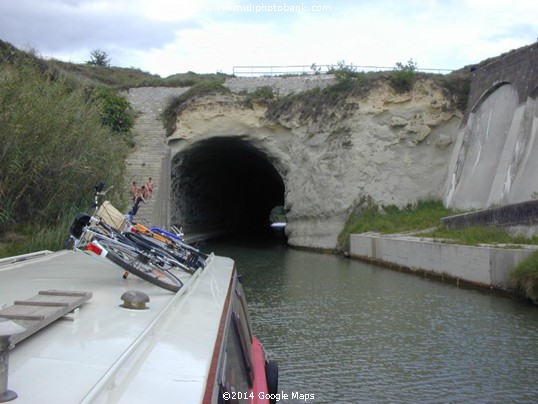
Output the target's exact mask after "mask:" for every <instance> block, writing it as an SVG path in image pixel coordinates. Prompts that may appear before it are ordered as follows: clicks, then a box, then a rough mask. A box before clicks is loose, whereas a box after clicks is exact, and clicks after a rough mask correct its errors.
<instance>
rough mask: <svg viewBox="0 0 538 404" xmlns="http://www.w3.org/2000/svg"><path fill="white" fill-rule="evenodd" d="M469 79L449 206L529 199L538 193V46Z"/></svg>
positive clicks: (452, 163) (476, 206)
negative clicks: (468, 91)
mask: <svg viewBox="0 0 538 404" xmlns="http://www.w3.org/2000/svg"><path fill="white" fill-rule="evenodd" d="M471 78H472V80H471V93H470V98H469V106H468V109H467V112H466V115H465V118H464V120H463V126H462V127H461V128H460V130H459V134H458V137H457V139H456V142H455V145H454V148H453V152H452V157H451V159H450V163H449V166H448V175H447V182H446V185H445V189H446V191H445V204H446V205H447V206H450V207H455V208H461V209H483V208H487V207H490V206H494V205H505V204H508V203H517V202H522V201H525V200H528V199H530V198H531V195H532V194H533V193H534V192H536V191H538V176H537V175H536V173H537V172H538V159H536V156H537V155H538V140H537V135H538V102H537V100H536V97H537V95H538V45H537V44H534V45H531V46H529V47H525V48H522V49H520V50H518V51H515V52H512V53H510V54H508V55H506V56H505V57H503V58H501V59H499V60H497V61H495V62H493V63H491V64H488V65H486V66H484V67H481V68H480V69H478V70H477V71H475V72H473V73H472V74H471Z"/></svg>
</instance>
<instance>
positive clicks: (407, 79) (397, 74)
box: [390, 59, 417, 93]
mask: <svg viewBox="0 0 538 404" xmlns="http://www.w3.org/2000/svg"><path fill="white" fill-rule="evenodd" d="M416 80H417V64H416V63H415V62H414V61H413V59H409V61H408V62H407V64H406V65H404V64H402V63H400V62H398V63H396V70H394V71H393V72H392V73H391V76H390V83H391V85H392V88H393V89H394V90H395V91H396V92H398V93H405V92H409V91H411V90H412V89H413V86H414V84H415V81H416Z"/></svg>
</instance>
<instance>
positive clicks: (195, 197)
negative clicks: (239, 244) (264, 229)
mask: <svg viewBox="0 0 538 404" xmlns="http://www.w3.org/2000/svg"><path fill="white" fill-rule="evenodd" d="M284 192H285V186H284V181H283V179H282V176H281V175H280V173H279V172H278V171H277V169H276V168H275V164H274V161H272V160H271V158H270V157H269V156H268V155H267V154H266V153H264V152H263V151H261V150H259V149H258V148H256V147H255V146H254V145H253V144H252V143H251V142H249V141H247V140H243V139H239V138H233V137H214V138H210V139H205V140H200V141H198V142H196V143H194V144H192V145H191V146H189V147H188V148H186V149H184V150H183V151H181V152H179V153H177V154H176V155H175V156H174V157H173V160H172V192H171V222H172V224H174V225H181V226H183V228H184V229H185V231H187V232H190V233H194V232H212V231H219V232H220V231H224V232H231V231H240V230H251V229H253V228H255V227H259V226H267V225H268V224H269V223H270V222H269V217H270V213H271V210H272V209H273V208H274V207H276V206H282V205H284Z"/></svg>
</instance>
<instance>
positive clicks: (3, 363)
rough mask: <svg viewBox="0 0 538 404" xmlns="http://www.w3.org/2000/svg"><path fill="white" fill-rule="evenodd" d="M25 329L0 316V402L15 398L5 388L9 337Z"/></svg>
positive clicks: (12, 393)
mask: <svg viewBox="0 0 538 404" xmlns="http://www.w3.org/2000/svg"><path fill="white" fill-rule="evenodd" d="M24 331H26V328H24V327H22V326H20V325H19V324H17V323H15V322H13V321H11V320H8V319H7V318H3V317H0V403H5V402H7V401H11V400H15V399H16V398H17V393H15V392H14V391H11V390H8V389H7V377H8V373H9V346H10V344H11V343H10V341H9V338H10V337H11V336H12V335H14V334H19V333H21V332H24Z"/></svg>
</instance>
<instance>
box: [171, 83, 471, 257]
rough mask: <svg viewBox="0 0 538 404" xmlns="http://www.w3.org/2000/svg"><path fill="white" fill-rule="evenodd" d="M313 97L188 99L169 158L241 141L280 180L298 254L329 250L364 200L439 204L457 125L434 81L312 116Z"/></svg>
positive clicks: (355, 98) (355, 99)
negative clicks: (206, 144)
mask: <svg viewBox="0 0 538 404" xmlns="http://www.w3.org/2000/svg"><path fill="white" fill-rule="evenodd" d="M327 84H330V83H327V82H326V80H325V82H324V83H323V85H327ZM236 86H237V83H236ZM277 90H278V89H277ZM315 97H323V93H322V92H320V91H311V92H309V93H307V94H306V96H305V97H295V98H293V99H292V98H290V99H289V101H288V102H287V103H285V104H282V103H281V104H278V105H277V104H276V103H277V102H276V101H259V102H258V101H256V100H254V101H252V99H251V98H248V96H247V95H244V94H243V95H240V94H237V93H230V94H216V95H212V96H204V97H199V98H193V99H191V100H189V101H188V103H187V104H186V105H183V106H182V112H181V113H180V114H179V116H178V117H177V122H176V131H175V133H174V134H173V135H172V136H171V137H170V138H169V146H170V147H171V149H172V155H175V154H177V153H180V152H184V151H185V150H188V149H189V148H190V147H192V146H193V145H195V144H196V143H197V142H199V141H201V140H206V139H210V138H212V137H238V138H241V139H243V140H245V141H247V142H248V143H249V144H250V145H251V146H252V147H254V148H255V149H256V150H258V151H259V152H260V153H263V154H264V155H265V156H266V157H267V159H268V160H269V161H270V162H271V164H272V165H273V166H274V167H275V169H276V170H277V171H278V173H279V174H280V176H281V177H282V179H283V182H284V186H285V197H284V200H285V208H286V210H287V212H288V213H287V220H288V225H287V230H286V231H287V234H288V241H289V243H290V244H291V245H294V246H305V247H313V248H328V249H332V248H335V247H336V244H337V236H338V234H339V232H340V231H341V230H342V228H343V225H344V222H345V221H346V219H347V217H348V215H349V213H350V211H351V210H352V209H353V208H354V207H355V206H356V205H357V204H358V203H360V201H362V200H364V199H365V197H370V198H372V199H373V200H374V201H375V202H377V203H379V204H395V205H405V204H407V203H412V202H415V201H417V200H419V199H425V198H436V199H441V198H442V197H443V191H444V190H443V185H444V182H445V178H446V174H447V166H448V163H449V158H450V154H451V145H452V143H453V142H454V140H455V138H456V136H457V133H458V128H459V125H460V123H461V119H462V117H461V113H460V112H459V111H457V110H456V109H454V108H451V107H450V105H452V103H451V100H450V99H449V98H448V97H447V95H446V93H445V91H443V89H442V88H441V87H439V86H438V85H437V84H436V83H435V82H434V81H433V80H432V79H430V78H421V79H419V81H417V83H416V84H415V86H414V89H413V91H412V92H410V93H404V94H398V93H396V92H395V91H394V90H393V89H392V88H391V86H390V85H389V82H388V81H387V80H378V81H377V82H376V84H375V85H374V86H372V87H371V88H369V91H368V92H366V94H362V95H350V96H348V97H346V98H345V99H344V100H340V101H339V102H338V103H334V104H332V105H331V104H330V103H325V106H322V107H321V108H322V110H321V111H320V110H318V111H315V112H316V113H309V108H311V109H312V108H319V106H318V104H317V103H316V102H315V101H316V100H315ZM247 99H248V100H249V102H246V101H247ZM320 101H323V100H320ZM275 105H276V107H275ZM275 108H276V109H275ZM245 169H248V168H247V167H246V168H245ZM178 209H179V208H178ZM182 214H183V213H182V212H181V211H176V212H172V216H173V217H176V218H178V219H181V215H182Z"/></svg>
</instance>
